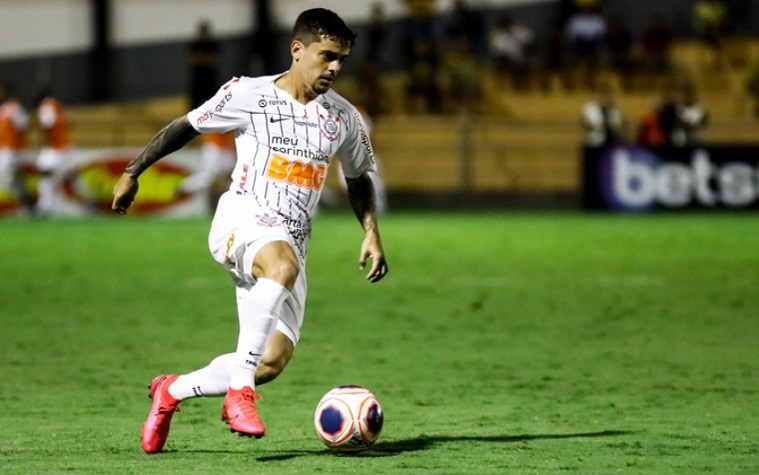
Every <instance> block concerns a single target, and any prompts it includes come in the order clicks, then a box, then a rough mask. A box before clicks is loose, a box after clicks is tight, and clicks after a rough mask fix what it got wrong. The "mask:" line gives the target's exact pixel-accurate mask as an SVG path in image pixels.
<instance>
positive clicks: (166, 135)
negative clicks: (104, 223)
mask: <svg viewBox="0 0 759 475" xmlns="http://www.w3.org/2000/svg"><path fill="white" fill-rule="evenodd" d="M198 135H199V132H198V131H197V130H195V128H194V127H193V126H192V124H190V121H189V120H188V119H187V116H182V117H179V118H177V119H174V121H172V122H171V123H170V124H169V125H167V126H166V127H164V128H163V129H161V131H160V132H158V133H157V134H156V135H155V136H154V137H153V138H152V139H151V140H150V143H148V145H147V146H146V147H145V149H144V150H143V151H142V152H141V153H140V154H139V155H138V156H137V157H136V158H135V159H134V160H132V161H131V162H129V164H128V165H127V167H126V169H125V170H124V173H123V174H122V175H121V178H119V181H118V182H117V183H116V186H114V188H113V204H112V205H111V209H113V211H115V212H116V213H118V214H126V212H127V209H128V208H129V206H130V205H131V204H132V201H134V197H135V195H137V190H138V188H139V184H138V182H137V178H139V176H140V174H142V172H144V171H145V170H147V169H148V167H150V166H151V165H152V164H154V163H155V162H157V161H158V160H160V159H161V158H163V157H165V156H166V155H169V154H170V153H172V152H176V151H177V150H179V149H180V148H182V147H184V146H185V145H186V144H187V143H188V142H189V141H190V140H192V139H193V138H195V137H196V136H198Z"/></svg>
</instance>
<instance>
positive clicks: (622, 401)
mask: <svg viewBox="0 0 759 475" xmlns="http://www.w3.org/2000/svg"><path fill="white" fill-rule="evenodd" d="M382 226H383V228H382V231H383V238H384V241H385V247H386V251H387V253H388V257H389V262H390V268H391V272H390V274H389V275H388V277H387V278H386V280H385V281H383V282H381V283H379V284H376V285H370V284H368V283H366V282H365V281H364V280H363V276H364V272H363V271H359V270H358V266H357V263H356V261H357V256H358V249H359V244H360V240H361V232H360V229H359V226H358V224H357V223H356V222H355V219H354V218H353V217H352V216H349V215H348V214H342V213H325V214H322V215H320V216H319V217H318V218H317V222H316V232H315V236H314V238H313V241H312V245H311V252H310V255H309V269H308V272H309V286H310V288H309V303H308V311H307V317H306V324H305V328H304V332H303V338H302V340H301V343H300V345H299V347H298V349H297V351H296V353H295V357H294V358H293V361H292V362H291V364H290V366H289V367H288V369H287V371H286V372H285V373H284V374H283V375H282V377H281V378H280V379H279V380H277V381H275V382H274V383H272V384H270V385H267V386H263V387H262V388H261V393H262V394H263V396H264V401H262V402H261V403H260V404H259V407H260V411H261V414H262V417H263V419H264V421H265V422H266V424H267V435H266V437H265V438H263V439H261V440H260V441H255V440H249V439H241V438H239V437H237V436H235V435H232V434H230V433H229V431H228V429H227V426H226V425H224V424H223V423H222V422H221V421H220V420H219V419H220V417H219V407H220V403H221V401H220V400H219V399H202V400H191V401H187V402H185V403H183V405H182V411H181V412H180V413H178V414H177V415H176V416H175V419H174V425H173V427H172V433H171V436H170V438H169V441H168V443H167V446H166V451H165V453H162V454H158V455H153V456H148V455H146V454H144V453H143V452H142V450H141V448H140V442H139V437H140V428H141V425H142V422H143V421H144V418H145V415H146V414H147V410H148V408H149V399H148V398H147V397H146V396H147V389H146V385H147V384H148V383H149V382H150V380H151V379H152V378H153V377H154V376H155V375H157V374H159V373H162V372H186V371H189V370H192V369H195V368H197V367H200V366H203V365H205V364H206V363H207V362H208V361H210V359H211V358H212V357H213V356H215V355H217V354H220V353H224V352H228V351H230V350H231V349H232V347H233V345H234V342H235V339H236V325H237V323H236V316H235V314H234V306H233V287H232V285H231V282H230V281H229V280H228V277H227V276H226V274H225V273H224V271H223V270H222V269H221V268H219V267H217V265H216V264H215V263H214V262H213V261H212V260H211V258H210V255H209V254H208V251H207V249H206V234H207V229H208V219H197V220H176V221H171V220H166V221H161V220H152V219H139V218H133V217H126V218H116V217H114V218H99V219H93V220H81V221H79V220H71V221H56V220H46V221H14V220H4V221H1V222H0V233H1V236H2V237H0V255H1V256H2V258H1V259H0V325H1V327H0V351H1V352H2V366H1V367H2V370H1V373H0V404H1V408H0V434H2V436H1V437H0V473H3V474H42V473H77V474H78V473H82V474H148V473H155V474H173V473H182V474H187V473H231V474H241V473H262V474H280V473H281V474H290V473H302V474H313V473H325V474H397V473H440V474H483V473H486V474H487V473H493V474H502V473H560V472H574V473H583V474H584V473H599V474H607V473H636V474H637V473H651V474H661V473H683V474H691V473H719V474H722V473H759V216H758V215H754V214H741V215H718V214H699V215H696V214H681V215H658V216H625V217H619V216H610V215H580V214H537V215H534V214H518V213H510V214H435V213H430V214H421V213H399V214H392V215H390V216H388V217H387V218H385V219H384V221H383V224H382ZM348 383H350V384H360V385H364V386H367V387H368V388H370V389H371V390H373V391H374V393H375V394H376V395H377V396H378V398H379V399H380V401H381V403H382V404H383V407H384V410H385V428H384V431H383V435H382V437H381V438H380V441H379V442H378V443H377V444H376V445H375V447H374V448H373V449H372V450H369V451H366V452H364V453H362V454H360V455H358V456H337V455H333V454H332V453H330V452H328V451H327V450H326V449H325V448H324V447H323V446H322V445H321V442H319V440H318V439H317V437H316V435H315V432H314V429H313V422H312V418H313V409H314V406H315V405H316V403H317V402H318V400H319V399H320V397H321V396H322V394H323V393H325V392H326V391H327V390H329V389H330V388H331V387H333V386H337V385H340V384H348Z"/></svg>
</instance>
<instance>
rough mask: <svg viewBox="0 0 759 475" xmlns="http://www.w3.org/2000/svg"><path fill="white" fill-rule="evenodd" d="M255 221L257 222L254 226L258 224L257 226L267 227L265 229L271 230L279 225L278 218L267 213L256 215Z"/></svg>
mask: <svg viewBox="0 0 759 475" xmlns="http://www.w3.org/2000/svg"><path fill="white" fill-rule="evenodd" d="M256 220H257V221H256V224H258V225H259V226H267V227H270V228H273V227H274V226H279V225H280V221H279V218H277V217H276V216H271V215H270V214H268V213H264V214H257V215H256Z"/></svg>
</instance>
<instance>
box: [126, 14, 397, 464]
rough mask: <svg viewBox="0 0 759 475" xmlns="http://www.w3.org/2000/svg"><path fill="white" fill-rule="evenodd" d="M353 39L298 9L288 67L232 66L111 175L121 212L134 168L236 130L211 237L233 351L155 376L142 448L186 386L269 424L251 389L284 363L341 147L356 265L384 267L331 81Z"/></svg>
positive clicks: (253, 425) (257, 424)
mask: <svg viewBox="0 0 759 475" xmlns="http://www.w3.org/2000/svg"><path fill="white" fill-rule="evenodd" d="M354 40H355V34H354V33H353V32H352V31H351V30H350V29H349V28H348V27H347V26H346V25H345V23H344V22H343V20H342V19H341V18H340V17H339V16H337V15H336V14H335V13H333V12H331V11H329V10H326V9H322V8H316V9H311V10H306V11H304V12H302V13H301V14H300V15H299V16H298V18H297V20H296V21H295V25H294V27H293V32H292V42H291V43H290V54H291V56H292V63H291V66H290V69H289V70H288V71H286V72H284V73H282V74H278V75H274V76H265V77H258V78H250V77H239V78H233V79H232V80H230V81H229V82H227V83H226V84H225V85H224V86H222V87H221V89H219V91H218V92H217V93H216V95H215V96H214V97H212V98H211V99H209V100H208V101H207V102H206V103H205V104H203V105H202V106H200V107H198V108H197V109H195V110H192V111H190V112H189V113H188V114H187V115H185V116H182V117H179V118H177V119H175V120H174V121H173V122H171V123H170V124H169V125H168V126H166V127H165V128H164V129H163V130H161V131H160V132H158V134H156V136H155V137H154V138H153V139H152V140H151V141H150V143H149V144H148V145H147V147H146V148H145V149H144V150H143V151H142V152H141V153H140V154H139V155H138V156H137V157H136V158H135V159H134V160H132V161H131V162H130V163H129V164H128V165H127V167H126V169H125V171H124V173H123V174H122V176H121V177H120V179H119V181H118V182H117V183H116V186H115V187H114V200H113V206H112V207H113V210H114V211H116V212H117V213H122V214H123V213H126V211H127V209H128V208H129V205H130V204H131V202H132V200H133V199H134V197H135V195H136V193H137V189H138V178H139V176H140V174H141V173H142V172H144V171H145V170H146V169H147V168H148V167H149V166H150V165H151V164H153V163H155V162H156V161H157V160H159V159H160V158H161V157H164V156H166V155H168V154H169V153H171V152H173V151H175V150H177V149H179V148H181V147H182V146H183V145H185V144H186V143H187V142H189V141H190V140H191V139H192V138H193V137H195V136H197V135H198V134H199V133H206V132H228V131H230V130H234V131H235V137H236V138H235V145H236V149H237V163H236V165H235V169H234V171H233V173H232V184H231V185H230V188H229V190H228V191H227V192H226V193H225V194H224V195H223V196H222V197H221V199H220V200H219V203H218V206H217V209H216V214H215V216H214V219H213V222H212V224H211V230H210V233H209V246H210V250H211V254H212V255H213V257H214V259H215V260H216V261H217V262H218V263H219V264H221V265H222V266H224V267H225V268H226V269H227V270H228V271H229V273H230V274H231V276H232V279H233V281H234V282H235V285H236V296H237V313H238V320H239V335H238V339H237V347H236V351H235V352H234V353H229V354H225V355H222V356H219V357H217V358H215V359H214V360H213V361H211V362H210V364H209V365H208V366H206V367H204V368H201V369H199V370H197V371H194V372H192V373H189V374H184V375H179V376H178V375H175V374H163V375H160V376H158V377H156V378H155V379H154V380H153V382H152V383H151V384H150V396H151V397H152V399H153V403H152V406H151V408H150V412H149V414H148V417H147V420H146V422H145V424H144V425H143V430H142V447H143V449H144V450H145V451H146V452H148V453H154V452H158V451H160V450H161V448H162V447H163V446H164V443H165V442H166V438H167V436H168V433H169V427H170V424H171V419H172V416H173V414H174V412H175V411H176V410H177V407H178V404H179V403H180V402H181V401H182V400H184V399H187V398H191V397H198V396H225V398H224V403H223V405H222V420H224V421H225V422H227V423H229V425H230V427H231V430H232V431H233V432H238V433H239V434H240V435H245V436H249V437H250V436H255V437H257V438H258V437H261V436H263V435H264V425H263V423H262V422H261V419H260V417H259V416H258V413H257V411H256V405H255V401H256V399H260V397H259V395H258V394H257V393H256V390H255V389H256V386H257V385H260V384H263V383H266V382H268V381H271V380H273V379H274V378H276V377H277V376H279V374H281V373H282V371H283V370H284V369H285V366H287V364H288V362H289V361H290V358H291V356H292V354H293V350H294V348H295V345H296V344H297V342H298V338H299V336H300V330H301V326H302V323H303V313H304V305H305V299H306V275H305V269H306V267H305V266H306V251H307V247H308V242H309V237H310V235H311V217H312V215H313V212H314V210H315V209H316V205H317V202H318V200H319V195H320V192H321V191H322V188H323V186H324V182H325V174H326V171H327V169H328V165H329V163H330V161H331V159H332V157H333V156H334V155H339V157H340V164H341V166H342V168H343V171H344V173H345V176H346V177H347V180H348V196H349V199H350V202H351V204H352V207H353V210H354V212H355V214H356V216H357V217H358V219H359V221H360V223H361V226H362V227H363V229H364V232H365V237H364V239H363V242H362V244H361V250H360V253H359V266H360V267H361V268H364V267H365V266H366V264H367V262H368V261H371V265H370V268H369V271H368V273H367V274H366V279H367V280H368V281H369V282H378V281H380V280H381V279H382V278H383V277H385V275H386V274H387V271H388V266H387V262H386V260H385V253H384V250H383V248H382V243H381V240H380V234H379V228H378V224H377V218H376V211H375V197H374V189H373V187H372V182H371V179H370V178H369V176H368V173H369V172H372V171H374V170H375V164H374V158H373V153H372V147H371V143H370V141H369V137H368V135H367V134H366V130H365V128H364V125H363V123H362V120H361V117H360V115H359V113H358V112H357V110H356V108H355V107H353V106H352V105H351V104H350V103H349V102H347V101H346V100H345V99H343V98H342V97H341V96H340V95H338V94H337V93H335V92H334V91H332V90H331V89H330V88H331V86H332V83H333V81H334V80H335V78H336V77H337V75H338V73H339V72H340V69H341V66H342V63H343V61H344V60H345V59H346V58H347V57H348V54H349V52H350V49H351V47H352V46H353V43H354Z"/></svg>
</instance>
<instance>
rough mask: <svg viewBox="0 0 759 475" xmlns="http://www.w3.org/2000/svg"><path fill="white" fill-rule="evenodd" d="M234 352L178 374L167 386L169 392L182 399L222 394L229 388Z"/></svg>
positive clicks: (172, 395)
mask: <svg viewBox="0 0 759 475" xmlns="http://www.w3.org/2000/svg"><path fill="white" fill-rule="evenodd" d="M234 359H235V354H234V353H227V354H226V355H221V356H217V357H216V358H215V359H214V360H213V361H211V362H210V363H209V364H208V366H206V367H204V368H200V369H198V370H195V371H193V372H192V373H189V374H183V375H181V376H179V377H178V378H177V379H176V381H174V382H173V383H171V386H169V394H171V397H173V398H175V399H179V400H180V401H184V400H185V399H189V398H193V397H214V396H223V395H225V394H226V393H227V389H228V388H229V374H230V370H231V368H232V364H233V363H234Z"/></svg>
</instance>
